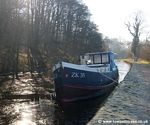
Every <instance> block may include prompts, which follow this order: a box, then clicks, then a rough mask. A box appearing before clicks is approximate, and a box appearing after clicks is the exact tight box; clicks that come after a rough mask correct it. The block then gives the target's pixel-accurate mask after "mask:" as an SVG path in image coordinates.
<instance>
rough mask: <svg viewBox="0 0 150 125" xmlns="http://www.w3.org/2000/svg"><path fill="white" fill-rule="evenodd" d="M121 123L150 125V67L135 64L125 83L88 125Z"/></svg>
mask: <svg viewBox="0 0 150 125" xmlns="http://www.w3.org/2000/svg"><path fill="white" fill-rule="evenodd" d="M106 122H107V123H106ZM117 122H118V123H117ZM121 122H122V123H124V124H127V125H128V124H131V123H133V122H134V125H135V124H138V125H139V124H140V125H144V124H147V125H150V65H142V64H133V65H132V68H131V70H130V72H129V73H128V75H127V76H126V77H125V79H124V81H122V82H121V83H120V84H119V86H118V87H117V88H116V89H115V91H114V93H113V94H112V95H111V97H110V98H108V101H106V104H105V105H104V106H103V107H102V108H101V109H100V110H99V111H98V112H97V113H96V115H95V117H94V118H93V119H92V120H91V121H90V122H89V123H88V125H93V124H94V125H99V124H102V123H103V124H107V125H108V124H117V125H118V124H119V123H121Z"/></svg>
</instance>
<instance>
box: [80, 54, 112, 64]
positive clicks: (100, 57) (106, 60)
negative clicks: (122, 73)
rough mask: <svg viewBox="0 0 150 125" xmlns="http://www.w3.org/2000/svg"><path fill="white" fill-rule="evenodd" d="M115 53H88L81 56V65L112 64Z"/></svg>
mask: <svg viewBox="0 0 150 125" xmlns="http://www.w3.org/2000/svg"><path fill="white" fill-rule="evenodd" d="M113 55H114V53H112V52H96V53H86V54H85V55H82V56H80V64H81V65H95V64H99V65H104V64H110V62H111V61H113V60H114V56H113Z"/></svg>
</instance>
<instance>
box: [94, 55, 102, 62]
mask: <svg viewBox="0 0 150 125" xmlns="http://www.w3.org/2000/svg"><path fill="white" fill-rule="evenodd" d="M94 63H101V55H94Z"/></svg>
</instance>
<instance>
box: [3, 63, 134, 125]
mask: <svg viewBox="0 0 150 125" xmlns="http://www.w3.org/2000/svg"><path fill="white" fill-rule="evenodd" d="M117 65H118V68H119V74H120V78H119V82H120V81H122V80H123V79H124V77H125V76H126V74H127V72H128V71H129V69H130V65H129V64H127V63H124V62H117ZM120 84H123V83H119V86H117V87H116V89H115V90H114V91H113V93H112V94H111V95H110V96H109V97H108V98H107V99H106V98H98V99H93V100H92V101H91V100H90V101H85V102H80V103H78V105H76V104H71V107H72V108H71V109H68V111H69V112H67V113H66V112H63V111H62V110H61V109H60V108H59V106H58V105H57V104H56V103H55V101H53V100H50V99H38V100H30V99H29V100H28V99H25V100H3V101H1V102H0V124H1V125H3V124H9V125H85V124H89V125H90V124H92V123H95V121H96V123H97V120H98V119H100V118H105V119H110V118H120V117H121V118H122V119H136V117H134V115H131V114H130V113H131V112H128V110H133V109H132V108H131V107H132V105H133V103H129V102H130V96H123V95H122V90H123V91H125V92H126V91H127V92H128V88H122V89H118V88H119V87H120ZM102 100H103V101H102ZM121 101H124V103H125V104H124V106H123V107H122V106H120V104H121V103H122V102H121ZM132 101H133V100H132ZM134 101H135V102H134V103H136V101H137V100H136V98H135V100H134ZM125 109H128V110H125ZM133 112H134V110H133ZM131 116H132V117H131ZM93 119H95V120H93ZM90 120H91V122H89V121H90ZM88 122H89V123H88Z"/></svg>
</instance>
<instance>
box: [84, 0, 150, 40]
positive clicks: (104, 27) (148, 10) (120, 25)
mask: <svg viewBox="0 0 150 125" xmlns="http://www.w3.org/2000/svg"><path fill="white" fill-rule="evenodd" d="M83 2H84V3H85V4H86V5H87V6H88V8H89V10H90V13H91V14H92V18H91V19H92V21H94V22H95V23H96V24H97V25H98V26H99V27H98V29H99V31H100V32H101V33H103V34H104V35H105V36H108V37H110V38H118V39H119V40H124V39H125V40H130V41H131V40H132V36H131V35H130V34H129V32H128V30H127V28H126V27H125V25H124V22H125V21H127V20H129V18H130V17H133V13H135V12H137V11H142V13H143V17H144V27H145V29H144V32H145V33H146V32H148V31H149V32H150V0H83ZM142 37H144V38H145V36H144V34H143V36H142Z"/></svg>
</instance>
